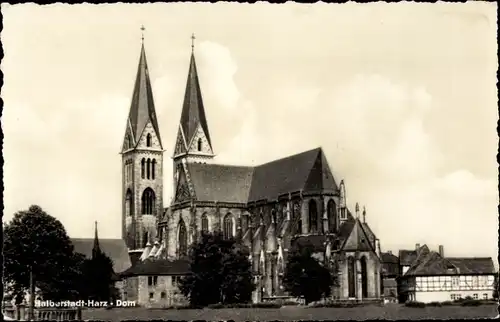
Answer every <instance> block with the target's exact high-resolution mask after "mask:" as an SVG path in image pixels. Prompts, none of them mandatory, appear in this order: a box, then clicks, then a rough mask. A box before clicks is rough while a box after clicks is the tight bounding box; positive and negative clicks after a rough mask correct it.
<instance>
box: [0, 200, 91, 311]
mask: <svg viewBox="0 0 500 322" xmlns="http://www.w3.org/2000/svg"><path fill="white" fill-rule="evenodd" d="M3 251H4V273H5V279H6V282H7V283H8V284H9V289H10V291H11V292H12V294H13V296H15V299H16V302H17V303H20V302H21V301H22V299H23V297H24V294H26V291H27V290H29V287H30V272H32V277H33V285H34V286H36V287H37V288H38V289H39V290H40V293H41V294H42V296H43V297H44V298H46V299H52V300H55V301H58V300H71V299H78V297H79V289H78V287H77V285H76V284H75V283H74V282H75V280H78V278H79V277H80V276H81V271H80V267H81V266H80V264H81V263H82V262H83V258H82V256H80V255H78V254H75V253H74V251H73V245H72V244H71V241H70V239H69V237H68V235H67V234H66V230H65V229H64V227H63V225H62V224H61V222H60V221H59V220H57V219H55V218H54V217H52V216H50V215H48V214H47V213H46V212H45V211H43V210H42V208H40V207H39V206H31V207H30V208H29V209H28V210H25V211H19V212H17V213H16V214H15V215H14V218H13V219H12V220H11V221H10V222H9V223H8V224H7V225H5V228H4V248H3Z"/></svg>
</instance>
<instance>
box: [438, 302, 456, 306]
mask: <svg viewBox="0 0 500 322" xmlns="http://www.w3.org/2000/svg"><path fill="white" fill-rule="evenodd" d="M441 305H442V306H450V305H453V302H452V301H444V302H441Z"/></svg>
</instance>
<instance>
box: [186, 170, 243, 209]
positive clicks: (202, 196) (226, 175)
mask: <svg viewBox="0 0 500 322" xmlns="http://www.w3.org/2000/svg"><path fill="white" fill-rule="evenodd" d="M188 169H189V174H190V176H191V182H192V183H193V186H194V190H195V194H196V199H197V200H199V201H221V202H235V203H246V202H247V200H248V193H249V191H250V185H251V182H252V173H253V168H252V167H240V166H229V165H218V164H205V163H189V164H188Z"/></svg>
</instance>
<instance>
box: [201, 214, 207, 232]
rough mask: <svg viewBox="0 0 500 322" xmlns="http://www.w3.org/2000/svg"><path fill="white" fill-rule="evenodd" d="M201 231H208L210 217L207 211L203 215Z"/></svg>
mask: <svg viewBox="0 0 500 322" xmlns="http://www.w3.org/2000/svg"><path fill="white" fill-rule="evenodd" d="M201 232H203V233H208V218H207V214H206V213H204V214H203V215H201Z"/></svg>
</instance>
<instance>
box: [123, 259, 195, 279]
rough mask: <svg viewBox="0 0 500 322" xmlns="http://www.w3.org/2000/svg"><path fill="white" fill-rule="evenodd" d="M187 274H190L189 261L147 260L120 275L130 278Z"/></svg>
mask: <svg viewBox="0 0 500 322" xmlns="http://www.w3.org/2000/svg"><path fill="white" fill-rule="evenodd" d="M186 274H189V262H188V261H187V260H180V259H179V260H168V259H154V260H152V259H147V260H144V261H140V262H137V263H136V265H134V266H132V267H130V268H129V269H127V270H126V271H124V272H123V273H121V274H120V275H121V276H122V277H130V276H148V275H157V276H158V275H186Z"/></svg>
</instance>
